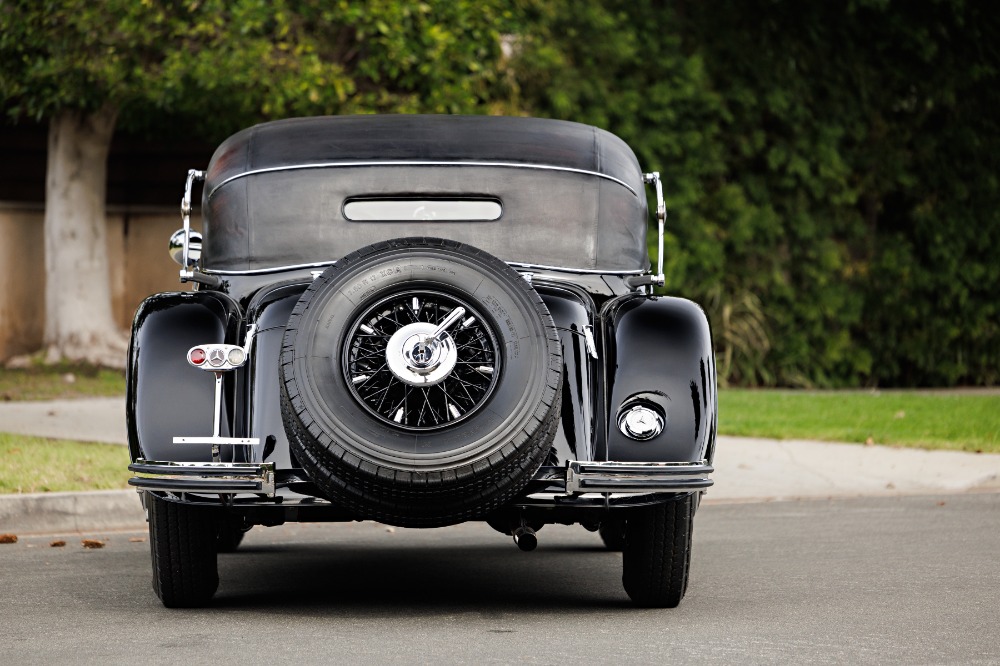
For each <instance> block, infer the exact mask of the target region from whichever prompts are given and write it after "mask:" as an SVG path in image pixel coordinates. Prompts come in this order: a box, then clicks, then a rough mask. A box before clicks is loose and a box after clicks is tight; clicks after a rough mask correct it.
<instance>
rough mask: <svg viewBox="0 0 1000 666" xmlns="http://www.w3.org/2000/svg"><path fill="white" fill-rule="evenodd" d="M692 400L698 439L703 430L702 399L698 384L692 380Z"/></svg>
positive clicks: (696, 437) (695, 432)
mask: <svg viewBox="0 0 1000 666" xmlns="http://www.w3.org/2000/svg"><path fill="white" fill-rule="evenodd" d="M704 367H705V366H704V365H702V368H704ZM691 402H692V403H694V438H695V440H697V439H698V434H699V433H700V432H701V400H700V398H699V397H698V385H697V384H695V383H694V381H692V382H691Z"/></svg>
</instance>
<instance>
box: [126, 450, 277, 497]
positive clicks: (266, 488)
mask: <svg viewBox="0 0 1000 666" xmlns="http://www.w3.org/2000/svg"><path fill="white" fill-rule="evenodd" d="M128 468H129V471H131V472H132V473H133V474H135V476H134V477H132V478H131V479H129V481H128V483H129V485H130V486H134V487H137V488H142V489H144V490H169V491H171V492H210V493H223V494H232V493H258V494H265V495H268V496H269V497H273V496H274V485H275V484H274V476H275V470H274V463H222V462H196V463H195V462H173V461H164V460H144V459H142V458H139V459H137V460H136V461H135V462H134V463H132V464H131V465H129V466H128Z"/></svg>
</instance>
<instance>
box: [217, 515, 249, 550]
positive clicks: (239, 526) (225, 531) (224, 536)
mask: <svg viewBox="0 0 1000 666" xmlns="http://www.w3.org/2000/svg"><path fill="white" fill-rule="evenodd" d="M248 531H249V529H244V528H243V521H242V520H241V519H232V518H223V519H222V520H220V521H219V524H218V527H217V530H216V544H217V547H218V551H219V552H220V553H234V552H236V549H237V548H239V547H240V544H241V543H242V542H243V537H244V536H245V535H246V533H247V532H248Z"/></svg>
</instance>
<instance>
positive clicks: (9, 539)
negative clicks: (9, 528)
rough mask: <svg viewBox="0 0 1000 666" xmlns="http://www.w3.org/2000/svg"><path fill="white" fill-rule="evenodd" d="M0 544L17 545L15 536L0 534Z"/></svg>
mask: <svg viewBox="0 0 1000 666" xmlns="http://www.w3.org/2000/svg"><path fill="white" fill-rule="evenodd" d="M0 543H17V535H16V534H0Z"/></svg>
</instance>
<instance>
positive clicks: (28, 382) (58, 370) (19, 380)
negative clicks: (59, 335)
mask: <svg viewBox="0 0 1000 666" xmlns="http://www.w3.org/2000/svg"><path fill="white" fill-rule="evenodd" d="M124 394H125V373H124V372H122V371H120V370H107V369H105V368H97V367H95V366H91V365H79V364H71V363H59V364H56V365H44V364H42V363H34V364H32V365H31V366H30V367H28V368H17V369H14V368H4V367H2V366H0V400H54V399H56V398H92V397H107V396H118V395H124Z"/></svg>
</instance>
